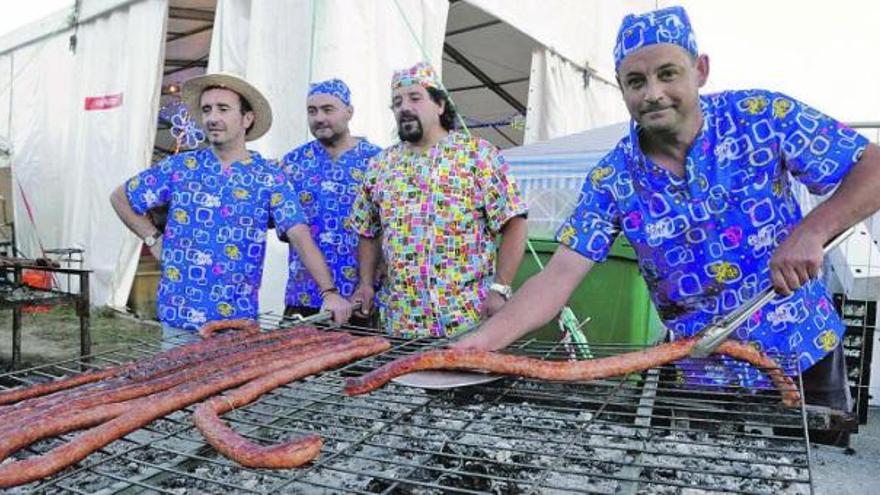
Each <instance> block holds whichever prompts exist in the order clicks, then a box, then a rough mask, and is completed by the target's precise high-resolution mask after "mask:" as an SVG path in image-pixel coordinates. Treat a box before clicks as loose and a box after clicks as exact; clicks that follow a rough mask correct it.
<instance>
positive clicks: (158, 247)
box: [149, 237, 162, 263]
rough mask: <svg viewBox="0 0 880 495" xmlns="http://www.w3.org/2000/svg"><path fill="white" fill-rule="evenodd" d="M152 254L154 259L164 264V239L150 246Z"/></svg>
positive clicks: (157, 240) (159, 239)
mask: <svg viewBox="0 0 880 495" xmlns="http://www.w3.org/2000/svg"><path fill="white" fill-rule="evenodd" d="M149 249H150V254H152V255H153V258H156V261H158V262H159V263H162V238H161V237H160V238H158V239H156V243H155V244H153V245H152V246H150V248H149Z"/></svg>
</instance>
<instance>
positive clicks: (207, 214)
mask: <svg viewBox="0 0 880 495" xmlns="http://www.w3.org/2000/svg"><path fill="white" fill-rule="evenodd" d="M250 153H251V157H250V159H248V160H244V161H241V162H235V163H233V164H232V165H231V166H230V167H229V169H228V170H227V171H226V172H223V171H222V167H221V164H220V161H219V160H218V159H217V157H216V155H214V152H213V151H212V150H211V149H210V148H206V149H202V150H198V151H191V152H187V153H180V154H178V155H173V156H170V157H168V158H166V159H165V160H163V161H162V162H160V163H159V164H157V165H156V166H154V167H151V168H149V169H147V170H144V171H143V172H141V173H139V174H138V175H136V176H134V177H132V178H131V179H129V181H128V182H127V183H126V187H125V189H126V193H127V195H128V201H129V203H131V207H132V209H133V210H134V211H135V212H136V213H138V214H145V213H146V212H147V210H148V209H149V208H153V207H155V206H161V205H168V208H169V210H168V224H167V226H166V227H165V234H164V236H163V239H162V278H161V280H160V282H159V292H158V298H157V299H158V305H159V320H161V321H162V322H163V323H165V324H167V325H170V326H172V327H175V328H183V329H187V330H195V329H197V328H199V327H200V326H201V325H202V324H203V323H205V322H206V321H212V320H224V319H233V318H254V317H256V316H257V305H258V298H257V296H258V291H259V288H260V281H261V277H262V274H263V257H264V255H265V250H266V249H265V247H266V230H267V227H268V225H269V219H270V218H271V219H272V220H273V221H274V222H275V228H276V229H277V231H278V233H279V235H280V234H281V233H283V232H286V231H287V230H288V229H290V228H291V227H293V226H294V225H296V224H299V223H304V222H305V218H304V217H303V215H302V212H301V210H300V206H299V203H298V202H297V200H296V195H295V193H294V191H293V188H292V187H291V186H290V184H288V183H287V181H286V180H285V177H284V172H283V170H282V169H281V167H280V166H278V164H277V163H273V162H267V161H266V160H265V159H263V157H261V156H260V155H259V154H258V153H256V152H250Z"/></svg>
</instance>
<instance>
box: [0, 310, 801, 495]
mask: <svg viewBox="0 0 880 495" xmlns="http://www.w3.org/2000/svg"><path fill="white" fill-rule="evenodd" d="M278 325H279V321H278V319H277V318H271V317H267V318H266V319H265V320H264V326H265V327H267V328H270V327H277V326H278ZM344 330H346V331H349V332H352V333H369V331H367V330H364V329H358V328H355V327H345V328H344ZM392 340H393V344H394V345H393V347H392V348H391V349H390V350H389V351H386V352H385V353H383V354H381V355H378V356H373V357H371V358H368V359H363V360H360V361H358V362H355V363H352V364H350V365H348V366H345V367H343V368H340V369H338V370H336V371H333V372H328V373H324V374H321V375H318V376H315V377H310V378H308V379H306V380H302V381H300V382H297V383H294V384H290V385H288V386H286V387H281V388H279V389H276V390H274V391H273V392H271V393H269V394H267V395H265V396H263V397H262V398H261V399H260V400H259V401H257V402H256V403H253V404H250V405H248V406H246V407H244V408H241V409H239V410H235V411H232V412H230V413H228V414H226V415H224V418H225V419H226V420H227V421H228V422H229V423H230V424H231V425H232V426H233V428H235V430H236V431H238V432H240V433H242V434H244V435H245V436H246V437H248V438H250V439H253V440H255V441H257V442H261V443H275V442H277V441H280V440H282V439H288V438H291V437H295V436H298V435H302V434H305V433H308V432H315V433H319V434H321V435H322V436H323V437H324V440H325V444H324V449H323V451H322V453H321V456H320V457H319V458H318V459H317V460H316V461H315V462H314V463H312V464H310V465H308V466H307V467H305V468H303V469H296V470H256V469H248V468H244V467H241V466H239V465H238V464H236V463H234V462H233V461H230V460H228V459H226V458H224V457H222V456H220V455H218V454H217V453H216V452H214V450H213V449H212V448H211V447H210V446H207V445H206V444H205V442H204V440H203V439H202V437H201V434H200V433H199V431H198V430H197V429H196V428H195V427H194V426H193V425H192V422H191V413H192V409H193V408H189V409H187V410H185V411H180V412H177V413H175V414H172V415H170V416H167V417H165V418H162V419H160V420H157V421H154V422H153V423H151V424H150V425H149V426H148V427H147V428H143V429H141V430H138V431H136V432H134V433H133V434H131V435H128V436H127V437H126V438H124V439H122V440H119V441H117V442H114V443H112V444H110V445H108V446H107V447H106V448H104V449H102V450H101V451H99V452H96V453H94V454H92V455H91V456H89V457H88V458H87V459H86V460H85V461H84V462H82V463H80V464H79V465H78V466H76V467H74V468H71V469H68V470H67V471H65V472H63V473H62V474H59V475H57V476H54V477H52V478H49V479H47V480H44V481H43V482H42V483H34V484H31V485H27V486H23V487H19V488H18V489H15V490H13V492H16V491H17V492H21V493H26V492H29V491H32V490H36V491H40V492H45V493H102V494H111V493H112V494H115V493H140V492H144V491H147V492H150V493H185V492H209V493H221V492H222V493H297V492H302V493H322V492H324V493H424V494H433V493H486V492H489V493H687V492H688V491H689V490H694V491H697V492H699V491H701V490H710V491H715V492H729V493H810V492H811V491H812V490H811V488H812V487H811V479H810V465H809V444H808V443H807V442H806V440H805V438H804V437H805V435H804V424H805V420H806V416H805V413H804V411H803V410H802V409H786V408H784V407H783V406H782V405H781V403H780V401H779V396H778V394H776V393H775V392H774V391H767V392H766V393H762V392H758V393H755V391H753V390H705V391H704V390H696V391H695V390H685V389H683V388H682V387H680V386H679V385H678V382H677V379H676V377H677V375H676V373H675V371H674V369H673V368H671V367H670V368H661V369H655V370H651V371H649V372H647V373H643V374H640V375H638V376H630V377H627V378H623V379H613V380H599V381H593V382H590V383H585V384H561V383H546V382H537V381H532V380H526V379H519V378H504V379H502V380H499V381H496V382H492V383H489V384H484V385H479V386H475V387H468V388H465V389H454V390H446V391H439V392H438V391H423V390H419V389H412V388H406V387H403V386H400V385H396V384H393V383H392V384H389V385H387V386H385V387H383V388H381V389H379V390H377V391H375V392H373V393H371V394H368V395H363V396H357V397H346V396H344V395H343V393H342V385H343V381H344V379H345V377H347V376H356V375H360V374H363V373H365V372H367V371H369V370H372V369H375V368H376V367H377V366H380V365H382V364H384V363H386V362H389V361H391V360H393V359H395V358H398V357H401V356H404V355H408V354H411V353H413V352H418V351H421V350H426V349H428V348H431V347H434V346H436V345H438V341H436V340H429V339H419V340H411V341H405V340H396V339H392ZM157 350H158V343H157V342H135V343H132V344H130V345H126V347H125V348H124V349H119V350H117V351H114V352H108V353H105V354H102V355H98V356H94V357H93V360H92V361H91V362H90V363H89V364H90V365H92V366H97V367H101V366H109V365H112V364H119V363H121V362H125V361H130V360H132V359H138V358H142V357H145V356H148V355H151V354H152V353H154V352H156V351H157ZM591 350H592V351H593V352H594V353H596V354H601V353H602V352H605V353H608V352H616V351H619V350H621V348H620V346H617V347H611V346H604V347H600V346H597V345H592V346H591ZM514 352H520V353H527V354H530V355H538V356H543V357H547V358H551V359H564V358H565V356H566V355H567V353H566V352H565V350H564V349H562V348H559V347H558V346H557V345H555V344H550V343H538V342H521V343H520V347H518V348H516V349H515V350H514ZM782 364H783V366H785V364H786V363H782ZM789 364H790V363H789ZM79 366H80V363H79V362H78V361H70V362H68V363H65V364H62V365H54V366H49V367H41V368H33V369H30V370H24V371H21V372H16V373H8V374H6V375H2V377H0V378H2V381H0V383H4V384H7V385H10V384H11V382H19V383H20V382H33V381H45V380H46V379H51V378H53V377H56V376H58V375H59V374H61V373H77V372H79V371H78V370H79ZM783 427H784V428H786V429H788V430H789V431H791V430H794V431H795V432H796V433H797V435H798V436H796V437H786V436H778V435H775V434H774V431H776V429H778V428H783ZM69 437H70V436H68V437H66V438H69ZM58 442H59V440H57V439H52V440H46V441H43V442H40V443H38V444H35V445H34V446H32V447H31V449H30V452H31V454H33V453H36V452H44V451H46V450H48V449H50V448H52V447H53V446H54V445H57V443H58ZM19 455H20V454H19ZM25 455H28V454H25Z"/></svg>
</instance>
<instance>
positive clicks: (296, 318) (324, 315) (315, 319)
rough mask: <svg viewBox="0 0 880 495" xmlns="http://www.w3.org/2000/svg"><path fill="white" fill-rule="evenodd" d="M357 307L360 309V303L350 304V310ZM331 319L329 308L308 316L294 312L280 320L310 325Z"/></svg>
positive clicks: (355, 309)
mask: <svg viewBox="0 0 880 495" xmlns="http://www.w3.org/2000/svg"><path fill="white" fill-rule="evenodd" d="M359 309H361V303H355V304H354V305H352V308H351V310H352V312H354V311H357V310H359ZM332 319H333V312H332V311H330V310H329V309H322V310H321V311H319V312H317V313H315V314H313V315H309V316H303V315H301V314H299V313H294V314H292V315H290V316H285V317H283V318H282V319H281V321H288V322H291V323H295V324H297V325H311V324H314V323H326V322H329V321H330V320H332Z"/></svg>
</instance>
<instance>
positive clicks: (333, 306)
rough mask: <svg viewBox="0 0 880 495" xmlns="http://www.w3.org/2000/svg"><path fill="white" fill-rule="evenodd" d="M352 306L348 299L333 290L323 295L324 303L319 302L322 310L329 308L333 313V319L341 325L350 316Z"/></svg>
mask: <svg viewBox="0 0 880 495" xmlns="http://www.w3.org/2000/svg"><path fill="white" fill-rule="evenodd" d="M352 307H353V306H352V304H351V303H350V302H349V301H348V299H346V298H344V297H342V296H340V295H339V294H337V293H335V292H331V293H329V294H327V295H326V296H324V303H323V304H321V309H322V310H329V311H330V312H331V313H333V321H334V322H335V323H336V324H337V325H341V324H343V323H345V322H347V321H348V319H349V318H351V310H352Z"/></svg>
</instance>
